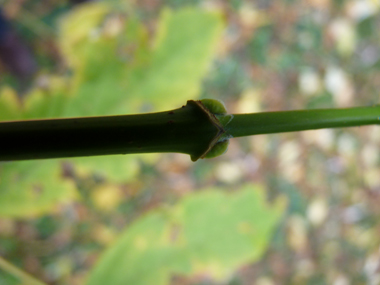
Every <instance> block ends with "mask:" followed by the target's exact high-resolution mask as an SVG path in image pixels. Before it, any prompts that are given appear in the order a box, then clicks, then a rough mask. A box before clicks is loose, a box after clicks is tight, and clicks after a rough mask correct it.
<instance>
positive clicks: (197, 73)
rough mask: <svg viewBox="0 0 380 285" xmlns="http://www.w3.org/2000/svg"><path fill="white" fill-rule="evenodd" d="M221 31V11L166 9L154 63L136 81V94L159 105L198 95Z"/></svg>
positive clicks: (166, 104)
mask: <svg viewBox="0 0 380 285" xmlns="http://www.w3.org/2000/svg"><path fill="white" fill-rule="evenodd" d="M221 31H222V23H221V18H220V16H219V15H218V14H212V13H209V12H204V11H201V10H197V9H191V8H188V9H182V10H180V11H178V12H175V13H174V12H172V11H170V10H166V11H164V13H163V14H162V16H161V20H160V23H159V26H158V32H157V36H156V42H155V48H154V50H153V55H152V63H151V65H150V66H149V69H148V70H146V72H145V73H144V74H142V76H141V77H140V78H139V80H136V81H135V82H133V83H132V90H134V91H135V92H136V95H135V96H136V97H139V98H140V97H141V98H146V99H147V100H149V101H152V102H153V103H155V104H156V106H158V108H167V107H169V106H170V107H174V106H177V105H181V104H183V102H184V101H186V100H188V99H189V98H195V97H198V96H199V88H200V83H201V80H202V78H203V76H204V75H205V73H206V71H207V69H208V67H209V65H210V63H211V60H212V59H213V57H214V53H215V49H216V45H217V43H218V40H219V38H220V36H221ZM168 102H169V103H168Z"/></svg>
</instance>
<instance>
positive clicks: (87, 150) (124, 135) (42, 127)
mask: <svg viewBox="0 0 380 285" xmlns="http://www.w3.org/2000/svg"><path fill="white" fill-rule="evenodd" d="M219 135H220V128H218V126H216V125H215V122H213V117H211V115H210V114H209V113H208V112H207V110H206V109H205V108H203V107H202V105H201V104H200V103H199V101H188V103H187V105H186V106H183V107H182V108H179V109H175V110H171V111H166V112H160V113H150V114H139V115H125V116H108V117H87V118H69V119H48V120H32V121H15V122H3V123H0V142H1V144H2V147H1V148H0V161H8V160H26V159H42V158H59V157H75V156H94V155H106V154H131V153H153V152H176V153H186V154H190V156H191V158H192V160H197V159H198V158H199V157H202V156H203V155H204V154H205V152H207V150H208V149H209V148H210V147H211V146H210V144H212V143H213V142H214V141H215V140H216V139H217V137H218V136H219Z"/></svg>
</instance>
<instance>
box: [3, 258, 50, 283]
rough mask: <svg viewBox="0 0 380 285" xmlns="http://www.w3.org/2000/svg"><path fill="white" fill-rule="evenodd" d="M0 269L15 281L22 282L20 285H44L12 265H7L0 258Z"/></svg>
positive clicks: (6, 262) (7, 263)
mask: <svg viewBox="0 0 380 285" xmlns="http://www.w3.org/2000/svg"><path fill="white" fill-rule="evenodd" d="M0 268H1V269H3V270H4V271H5V272H7V273H9V274H11V275H13V276H15V277H16V278H17V279H19V280H20V281H21V282H22V284H30V285H46V283H44V282H42V281H40V280H37V279H36V278H34V277H33V276H31V275H29V274H28V273H26V272H24V271H22V270H21V269H19V268H17V267H16V266H14V265H13V264H11V263H9V262H8V261H6V260H5V259H4V258H2V257H1V256H0Z"/></svg>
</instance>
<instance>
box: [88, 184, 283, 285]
mask: <svg viewBox="0 0 380 285" xmlns="http://www.w3.org/2000/svg"><path fill="white" fill-rule="evenodd" d="M283 202H284V201H283V200H277V201H276V203H275V204H274V205H269V204H267V202H266V201H265V192H264V190H263V189H262V188H260V187H257V186H254V185H246V186H245V187H243V189H242V190H240V191H239V192H237V193H234V194H223V193H222V192H221V191H220V189H211V190H206V191H202V192H198V193H194V194H192V195H189V196H188V197H186V198H185V199H183V200H182V201H181V202H179V203H178V204H177V205H176V206H173V207H170V208H168V209H165V210H160V211H159V210H155V211H151V212H150V213H148V214H147V215H145V216H144V217H142V218H140V219H138V220H137V221H135V223H134V224H132V225H131V226H130V227H128V229H127V230H126V231H125V232H124V234H122V236H121V237H120V239H119V240H118V242H117V243H116V244H115V245H114V246H113V247H111V248H110V249H109V250H108V251H106V253H105V254H104V256H103V257H102V258H101V259H100V261H99V263H98V265H97V266H96V267H95V269H94V270H93V272H92V273H91V275H90V277H89V280H88V283H87V284H91V285H94V284H105V283H110V284H115V285H117V284H136V285H138V284H167V283H168V282H169V280H170V276H171V275H172V274H183V275H193V274H197V273H207V275H211V276H212V277H213V278H215V279H218V280H222V279H225V278H227V277H228V276H230V275H231V274H232V273H233V272H234V271H235V270H237V269H238V268H239V267H240V266H242V265H244V264H246V263H249V262H253V261H256V260H258V259H259V258H260V257H261V255H262V254H263V252H264V251H265V250H266V247H267V245H268V242H269V240H270V236H271V234H272V232H273V230H274V228H275V226H276V224H277V223H278V221H279V219H280V217H281V215H282V213H283V211H284V203H283Z"/></svg>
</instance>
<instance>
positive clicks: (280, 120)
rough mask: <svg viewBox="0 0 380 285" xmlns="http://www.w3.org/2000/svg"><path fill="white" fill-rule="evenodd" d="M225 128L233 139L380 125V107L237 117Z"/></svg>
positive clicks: (242, 115)
mask: <svg viewBox="0 0 380 285" xmlns="http://www.w3.org/2000/svg"><path fill="white" fill-rule="evenodd" d="M233 116H234V117H233V119H232V120H231V121H230V122H229V123H228V125H227V126H226V127H225V130H226V132H227V134H229V135H231V136H232V137H242V136H250V135H258V134H270V133H282V132H295V131H304V130H313V129H323V128H342V127H354V126H363V125H372V124H380V106H373V107H356V108H347V109H314V110H300V111H283V112H265V113H254V114H237V115H233Z"/></svg>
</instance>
